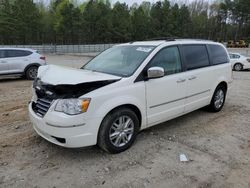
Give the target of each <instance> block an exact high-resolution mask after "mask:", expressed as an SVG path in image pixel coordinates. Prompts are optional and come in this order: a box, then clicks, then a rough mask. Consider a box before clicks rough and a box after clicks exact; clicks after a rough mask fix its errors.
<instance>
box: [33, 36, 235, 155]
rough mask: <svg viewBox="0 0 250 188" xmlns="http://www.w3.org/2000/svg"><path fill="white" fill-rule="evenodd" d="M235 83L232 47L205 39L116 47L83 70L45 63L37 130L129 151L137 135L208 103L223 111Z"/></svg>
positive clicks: (74, 142)
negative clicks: (228, 93)
mask: <svg viewBox="0 0 250 188" xmlns="http://www.w3.org/2000/svg"><path fill="white" fill-rule="evenodd" d="M231 82H232V70H231V64H230V63H229V56H228V53H227V50H226V49H225V47H224V46H223V45H221V44H219V43H215V42H210V41H197V40H180V39H179V40H169V41H168V40H160V41H146V42H131V43H126V44H121V45H117V46H114V47H112V48H110V49H108V50H106V51H104V52H102V53H101V54H100V55H98V56H97V57H95V58H94V59H92V60H91V61H90V62H88V63H87V64H86V65H84V66H83V67H82V68H81V69H73V68H67V67H62V66H55V65H48V66H42V67H40V68H39V70H38V77H37V79H36V80H35V81H34V83H33V98H32V101H31V103H30V104H29V114H30V119H31V121H32V122H33V127H34V129H35V131H36V132H37V133H38V134H39V135H40V136H42V137H43V138H45V139H47V140H48V141H50V142H52V143H54V144H57V145H60V146H64V147H83V146H90V145H95V144H98V145H99V146H100V147H101V148H102V149H104V150H106V151H108V152H110V153H119V152H122V151H124V150H126V149H127V148H129V147H130V146H131V145H132V143H133V142H134V140H135V138H136V135H137V133H138V132H139V131H140V130H142V129H145V128H148V127H150V126H153V125H156V124H159V123H162V122H165V121H167V120H170V119H173V118H175V117H178V116H181V115H183V114H186V113H189V112H191V111H194V110H197V109H199V108H202V107H204V106H208V109H210V110H211V111H213V112H218V111H220V110H221V109H222V107H223V105H224V102H225V99H226V94H227V91H228V89H229V88H230V85H231Z"/></svg>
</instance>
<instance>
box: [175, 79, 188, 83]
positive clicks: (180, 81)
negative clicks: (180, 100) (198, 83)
mask: <svg viewBox="0 0 250 188" xmlns="http://www.w3.org/2000/svg"><path fill="white" fill-rule="evenodd" d="M185 81H186V79H182V78H180V79H179V80H177V81H176V82H177V83H182V82H185Z"/></svg>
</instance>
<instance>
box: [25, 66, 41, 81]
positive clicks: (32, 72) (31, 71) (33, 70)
mask: <svg viewBox="0 0 250 188" xmlns="http://www.w3.org/2000/svg"><path fill="white" fill-rule="evenodd" d="M37 70H38V67H37V66H31V67H29V68H28V69H27V70H26V72H25V76H26V78H27V79H28V80H34V79H35V78H36V76H37Z"/></svg>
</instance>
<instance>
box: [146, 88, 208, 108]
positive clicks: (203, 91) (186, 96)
mask: <svg viewBox="0 0 250 188" xmlns="http://www.w3.org/2000/svg"><path fill="white" fill-rule="evenodd" d="M209 91H210V89H208V90H206V91H202V92H199V93H195V94H193V95H189V96H186V97H183V98H179V99H175V100H172V101H169V102H164V103H161V104H156V105H153V106H150V107H149V108H155V107H158V106H162V105H166V104H169V103H172V102H176V101H180V100H183V99H187V98H190V97H193V96H196V95H200V94H203V93H206V92H209Z"/></svg>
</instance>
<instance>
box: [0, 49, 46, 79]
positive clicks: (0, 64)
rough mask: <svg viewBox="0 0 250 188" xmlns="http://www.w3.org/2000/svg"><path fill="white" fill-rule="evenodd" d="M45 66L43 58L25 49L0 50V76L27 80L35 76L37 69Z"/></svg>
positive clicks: (35, 52)
mask: <svg viewBox="0 0 250 188" xmlns="http://www.w3.org/2000/svg"><path fill="white" fill-rule="evenodd" d="M41 65H46V59H45V57H44V56H42V55H40V54H39V53H37V51H36V50H32V49H26V48H0V75H14V74H15V75H21V76H25V77H26V78H27V79H29V80H33V79H34V78H36V76H37V69H38V67H39V66H41Z"/></svg>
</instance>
